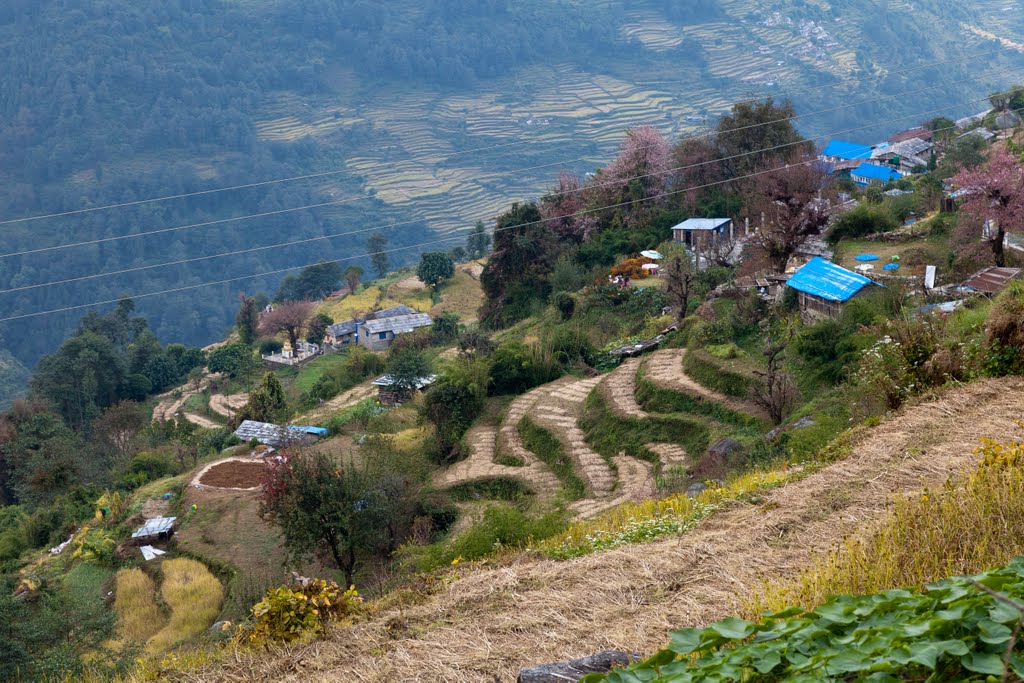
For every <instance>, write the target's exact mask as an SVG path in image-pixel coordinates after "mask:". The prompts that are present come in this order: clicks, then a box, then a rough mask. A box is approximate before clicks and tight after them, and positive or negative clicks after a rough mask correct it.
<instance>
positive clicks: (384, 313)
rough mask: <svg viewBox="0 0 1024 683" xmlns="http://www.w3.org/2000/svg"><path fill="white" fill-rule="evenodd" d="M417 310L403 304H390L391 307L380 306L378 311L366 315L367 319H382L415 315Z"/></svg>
mask: <svg viewBox="0 0 1024 683" xmlns="http://www.w3.org/2000/svg"><path fill="white" fill-rule="evenodd" d="M417 313H419V311H416V310H413V309H411V308H409V307H408V306H406V305H405V304H399V305H398V306H392V307H391V308H382V309H380V310H379V311H374V312H373V313H371V314H370V315H368V316H366V319H367V320H383V319H384V318H397V317H398V316H400V315H416V314H417Z"/></svg>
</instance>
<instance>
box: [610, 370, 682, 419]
mask: <svg viewBox="0 0 1024 683" xmlns="http://www.w3.org/2000/svg"><path fill="white" fill-rule="evenodd" d="M642 362H643V360H642V359H640V358H630V359H628V360H626V361H624V362H623V363H622V365H620V366H619V367H617V368H615V369H614V370H612V371H611V372H610V373H609V374H608V375H607V376H606V377H605V379H604V387H605V395H606V396H607V397H608V399H609V404H610V405H611V409H612V410H613V411H615V412H616V413H617V414H619V415H621V416H622V417H635V418H637V419H638V420H642V419H644V418H646V417H647V413H646V412H645V411H644V409H643V408H641V407H640V404H639V403H637V402H636V373H637V372H639V371H640V365H641V363H642ZM681 369H682V366H680V371H681Z"/></svg>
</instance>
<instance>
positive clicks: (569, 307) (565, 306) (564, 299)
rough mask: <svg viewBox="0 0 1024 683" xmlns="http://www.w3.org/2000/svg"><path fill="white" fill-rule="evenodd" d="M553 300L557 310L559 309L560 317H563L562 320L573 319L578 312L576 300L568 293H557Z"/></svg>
mask: <svg viewBox="0 0 1024 683" xmlns="http://www.w3.org/2000/svg"><path fill="white" fill-rule="evenodd" d="M552 298H553V302H554V304H555V308H557V309H558V313H559V315H561V316H562V320H569V319H571V318H572V316H573V314H574V313H575V312H576V299H574V298H572V295H571V294H569V293H567V292H556V293H555V296H554V297H552Z"/></svg>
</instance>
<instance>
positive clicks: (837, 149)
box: [821, 140, 871, 161]
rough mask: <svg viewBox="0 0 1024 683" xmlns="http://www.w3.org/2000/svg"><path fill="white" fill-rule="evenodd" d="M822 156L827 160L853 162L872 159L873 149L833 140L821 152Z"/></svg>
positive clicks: (854, 143)
mask: <svg viewBox="0 0 1024 683" xmlns="http://www.w3.org/2000/svg"><path fill="white" fill-rule="evenodd" d="M821 156H823V157H826V158H833V159H841V160H843V161H852V160H854V159H870V158H871V148H870V147H868V146H867V145H858V144H857V143H856V142H845V141H844V140H832V141H831V142H829V143H828V145H827V146H826V147H825V149H823V150H822V151H821Z"/></svg>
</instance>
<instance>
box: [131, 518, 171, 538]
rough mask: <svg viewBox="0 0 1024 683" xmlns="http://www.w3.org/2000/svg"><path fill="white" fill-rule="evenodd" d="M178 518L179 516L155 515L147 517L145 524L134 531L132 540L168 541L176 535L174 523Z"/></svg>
mask: <svg viewBox="0 0 1024 683" xmlns="http://www.w3.org/2000/svg"><path fill="white" fill-rule="evenodd" d="M177 520H178V518H177V517H154V518H152V519H147V520H146V523H145V524H143V525H142V526H140V527H139V528H138V529H136V530H135V531H134V532H132V540H133V541H141V542H143V543H151V542H153V541H166V540H167V539H168V538H170V537H171V536H173V535H174V523H175V522H176V521H177Z"/></svg>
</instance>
